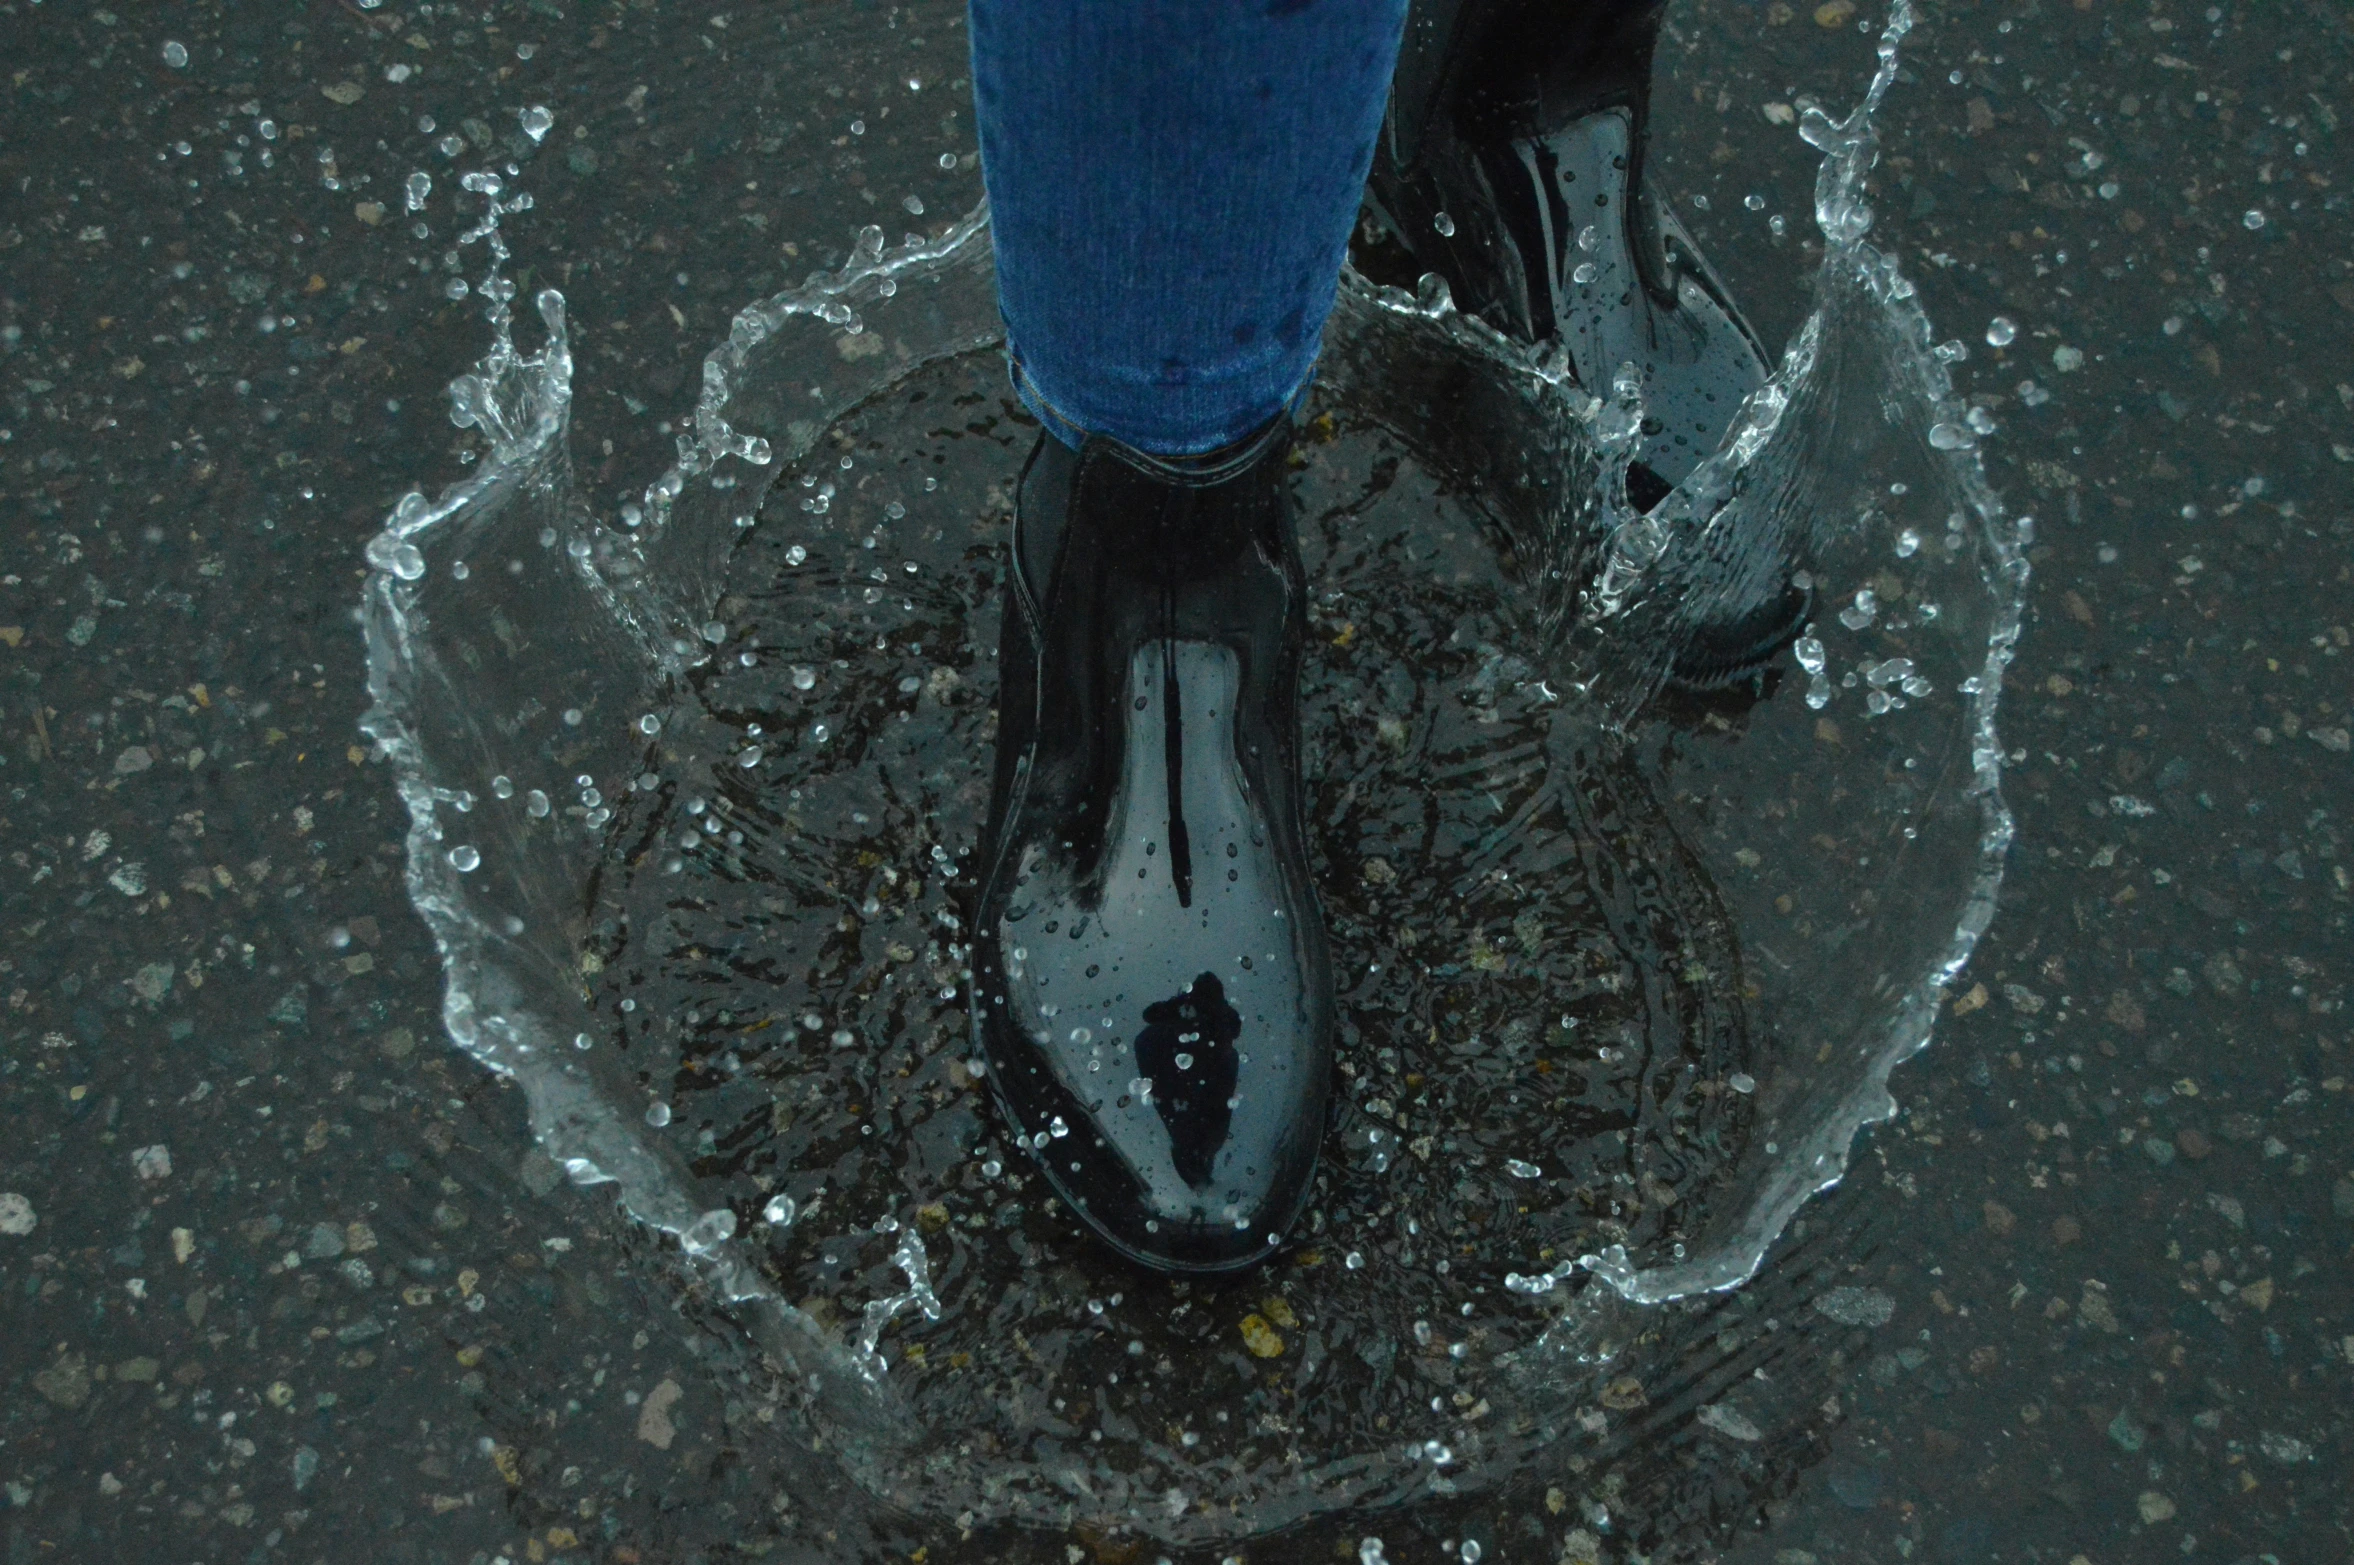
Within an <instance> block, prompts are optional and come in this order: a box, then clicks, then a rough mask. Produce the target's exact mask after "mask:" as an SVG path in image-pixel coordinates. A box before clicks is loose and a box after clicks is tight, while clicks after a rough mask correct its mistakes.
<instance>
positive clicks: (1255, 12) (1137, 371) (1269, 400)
mask: <svg viewBox="0 0 2354 1565" xmlns="http://www.w3.org/2000/svg"><path fill="white" fill-rule="evenodd" d="M970 5H971V25H972V45H973V98H974V103H975V108H976V112H977V118H978V120H979V125H980V138H981V172H982V178H983V181H984V183H985V184H986V185H987V187H988V191H989V206H990V225H991V228H992V230H993V235H994V239H995V244H996V252H997V291H998V301H999V307H1000V308H1001V309H1002V310H1003V312H1004V315H1005V325H1006V340H1007V348H1008V352H1009V355H1010V357H1011V359H1012V363H1013V374H1014V381H1015V385H1016V387H1017V389H1018V391H1019V392H1020V395H1021V398H1022V401H1023V402H1024V404H1025V405H1027V406H1028V407H1029V409H1030V410H1031V411H1032V412H1033V413H1035V414H1036V415H1037V416H1038V418H1039V420H1040V421H1041V422H1042V423H1044V424H1045V425H1046V427H1047V428H1048V429H1050V430H1052V431H1053V432H1054V433H1055V434H1057V435H1058V436H1060V437H1061V438H1062V439H1064V440H1065V441H1067V442H1069V443H1071V444H1073V445H1076V444H1078V443H1079V441H1080V440H1082V439H1083V438H1084V437H1085V436H1087V435H1090V434H1102V435H1108V436H1110V437H1111V438H1113V439H1115V440H1118V441H1120V442H1122V443H1123V444H1126V445H1129V446H1132V447H1134V448H1136V449H1137V450H1140V451H1147V452H1151V453H1153V454H1155V455H1158V456H1187V455H1195V454H1199V453H1202V452H1207V451H1211V450H1214V449H1216V448H1217V447H1220V446H1223V445H1228V444H1231V443H1232V442H1234V441H1236V440H1238V439H1240V438H1242V437H1243V436H1245V435H1247V434H1249V433H1251V432H1252V431H1253V430H1255V429H1257V428H1258V427H1259V426H1261V425H1263V424H1265V423H1266V422H1267V421H1268V420H1269V419H1270V418H1272V417H1274V416H1275V415H1276V414H1277V413H1279V412H1282V411H1284V410H1285V409H1286V408H1288V407H1290V406H1292V405H1293V404H1294V403H1295V402H1296V401H1297V400H1298V398H1299V397H1300V395H1301V394H1302V393H1303V392H1304V390H1305V389H1306V387H1307V383H1308V378H1309V376H1310V374H1311V372H1312V371H1313V370H1314V368H1315V362H1316V350H1317V346H1318V344H1319V341H1320V339H1321V337H1322V333H1323V329H1324V321H1325V318H1326V316H1328V315H1329V314H1330V313H1331V311H1332V300H1333V292H1334V289H1335V287H1336V286H1337V284H1338V282H1339V278H1340V268H1341V261H1342V259H1343V257H1344V255H1345V254H1346V251H1347V248H1348V240H1349V232H1350V229H1351V227H1352V226H1353V225H1354V223H1355V221H1356V215H1357V205H1358V201H1359V198H1360V196H1361V194H1362V192H1363V189H1364V184H1365V174H1366V170H1367V168H1368V167H1369V166H1370V164H1371V162H1372V158H1373V146H1374V138H1375V137H1376V136H1377V135H1378V134H1379V133H1380V129H1381V119H1382V110H1383V107H1384V104H1385V103H1386V101H1387V97H1388V93H1389V85H1390V72H1391V70H1392V68H1393V66H1394V65H1395V63H1396V59H1397V53H1398V41H1399V37H1400V34H1401V31H1402V29H1403V28H1404V25H1405V18H1406V0H970Z"/></svg>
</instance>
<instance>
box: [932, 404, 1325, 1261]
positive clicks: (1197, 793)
mask: <svg viewBox="0 0 2354 1565" xmlns="http://www.w3.org/2000/svg"><path fill="white" fill-rule="evenodd" d="M1289 450H1290V426H1289V422H1288V420H1278V421H1277V422H1276V423H1275V424H1273V425H1271V426H1269V427H1268V429H1266V430H1265V431H1264V432H1262V433H1261V434H1260V435H1259V436H1257V437H1255V438H1254V439H1253V440H1250V441H1247V442H1244V443H1243V444H1242V445H1241V446H1240V447H1237V448H1235V449H1233V450H1231V451H1229V452H1227V453H1223V454H1222V455H1221V456H1220V457H1218V458H1214V459H1203V460H1201V461H1197V462H1194V463H1190V464H1187V465H1186V470H1180V469H1179V468H1178V467H1176V466H1173V465H1171V464H1167V463H1162V462H1158V461H1155V460H1153V459H1151V458H1149V457H1143V456H1140V455H1138V454H1137V453H1135V452H1132V451H1129V450H1127V449H1126V448H1124V447H1121V446H1118V445H1116V444H1114V443H1112V442H1110V441H1106V440H1102V439H1094V440H1090V441H1089V442H1088V443H1087V444H1086V446H1085V447H1084V448H1083V449H1081V450H1078V451H1073V450H1072V449H1071V448H1069V447H1068V446H1065V445H1064V444H1062V443H1061V442H1060V441H1059V440H1056V439H1055V438H1053V437H1052V436H1042V437H1041V438H1040V440H1039V443H1038V448H1037V450H1036V451H1035V452H1033V453H1032V455H1031V458H1030V462H1029V465H1028V466H1027V468H1025V469H1024V471H1023V475H1022V482H1021V491H1020V496H1019V499H1018V502H1017V508H1016V516H1015V522H1014V541H1013V546H1012V551H1011V558H1010V560H1009V561H1008V566H1007V572H1006V577H1007V579H1006V594H1005V626H1004V631H1003V636H1002V643H1001V647H1002V650H1001V652H1000V673H999V696H998V710H999V717H998V740H997V744H998V754H997V771H996V783H995V788H994V792H993V798H992V802H991V806H990V811H989V815H990V824H989V828H988V834H987V837H986V839H985V841H984V844H983V864H984V866H985V867H984V869H983V875H984V877H985V878H984V880H983V883H982V891H981V895H980V898H979V901H978V904H977V907H976V920H975V929H974V938H973V990H972V994H973V1007H974V1012H975V1031H976V1032H977V1033H978V1035H979V1039H980V1043H981V1047H982V1050H983V1053H984V1056H985V1059H986V1062H987V1071H986V1073H987V1076H988V1078H989V1080H990V1082H991V1083H992V1085H993V1089H994V1092H995V1095H996V1097H997V1100H998V1103H999V1105H1000V1107H1001V1108H1002V1109H1003V1111H1004V1114H1005V1117H1006V1119H1007V1121H1008V1122H1009V1127H1010V1129H1011V1131H1012V1133H1013V1134H1014V1136H1015V1137H1016V1138H1017V1139H1018V1140H1019V1142H1020V1143H1021V1145H1022V1146H1023V1147H1024V1148H1025V1149H1026V1150H1027V1151H1029V1152H1030V1153H1031V1154H1032V1156H1033V1157H1034V1158H1035V1160H1036V1162H1037V1163H1038V1166H1039V1168H1040V1171H1041V1172H1042V1173H1043V1174H1044V1175H1045V1176H1046V1180H1047V1183H1048V1184H1049V1185H1051V1186H1052V1187H1053V1189H1054V1190H1055V1192H1056V1193H1057V1194H1058V1195H1060V1196H1061V1197H1062V1198H1063V1200H1064V1201H1066V1202H1067V1203H1068V1204H1069V1205H1070V1207H1071V1209H1072V1210H1073V1211H1074V1212H1075V1213H1076V1214H1077V1215H1078V1217H1079V1218H1080V1219H1081V1220H1082V1221H1083V1222H1084V1223H1085V1224H1086V1225H1087V1226H1088V1227H1089V1228H1091V1229H1092V1230H1094V1232H1095V1233H1096V1234H1097V1235H1098V1236H1100V1237H1101V1238H1102V1239H1103V1240H1104V1241H1106V1242H1107V1243H1108V1244H1110V1245H1111V1246H1112V1247H1113V1248H1114V1249H1116V1250H1118V1251H1120V1252H1121V1253H1122V1254H1124V1255H1126V1256H1128V1257H1129V1258H1130V1259H1132V1260H1135V1261H1137V1262H1139V1263H1141V1264H1143V1265H1146V1266H1149V1267H1153V1268H1155V1269H1158V1270H1162V1271H1171V1272H1220V1271H1231V1270H1234V1269H1237V1268H1240V1267H1244V1266H1249V1265H1252V1264H1254V1263H1256V1262H1258V1261H1261V1260H1263V1259H1265V1258H1266V1257H1267V1256H1268V1255H1269V1254H1271V1253H1272V1252H1273V1250H1274V1248H1275V1246H1276V1245H1277V1244H1278V1243H1279V1242H1280V1240H1281V1238H1282V1236H1283V1234H1284V1233H1285V1232H1286V1231H1287V1230H1288V1229H1289V1228H1290V1226H1291V1224H1292V1223H1293V1221H1294V1220H1295V1219H1296V1218H1297V1217H1298V1215H1299V1213H1300V1210H1301V1208H1302V1207H1303V1206H1304V1205H1305V1204H1306V1201H1307V1196H1308V1190H1309V1185H1310V1181H1311V1178H1312V1176H1313V1174H1314V1171H1315V1165H1316V1155H1317V1149H1318V1145H1319V1143H1320V1142H1321V1141H1322V1139H1323V1134H1324V1128H1325V1123H1324V1122H1325V1105H1326V1098H1327V1094H1328V1091H1329V1086H1330V1077H1331V1070H1332V975H1331V967H1330V961H1329V958H1328V956H1327V954H1326V949H1325V937H1324V925H1323V918H1322V914H1321V911H1320V909H1319V908H1318V905H1317V901H1316V895H1315V890H1314V887H1313V886H1312V884H1311V883H1310V879H1309V873H1308V865H1307V853H1306V848H1305V845H1304V842H1303V840H1302V833H1301V828H1300V818H1299V817H1300V784H1299V732H1298V728H1299V724H1298V716H1297V711H1296V689H1297V684H1298V678H1299V665H1300V655H1301V647H1302V644H1303V639H1304V635H1305V626H1306V609H1307V592H1306V584H1305V580H1304V578H1303V576H1302V573H1301V568H1300V561H1299V552H1298V548H1297V545H1296V542H1295V539H1294V535H1293V521H1292V501H1291V498H1290V490H1289V486H1288V484H1287V482H1286V475H1287V467H1288V464H1287V461H1286V457H1287V455H1288V453H1289Z"/></svg>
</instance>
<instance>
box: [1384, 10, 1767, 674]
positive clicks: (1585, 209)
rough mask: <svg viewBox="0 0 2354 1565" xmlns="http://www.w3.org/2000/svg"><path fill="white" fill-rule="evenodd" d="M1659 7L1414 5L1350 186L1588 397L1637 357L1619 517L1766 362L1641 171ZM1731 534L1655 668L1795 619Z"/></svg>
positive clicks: (1757, 648)
mask: <svg viewBox="0 0 2354 1565" xmlns="http://www.w3.org/2000/svg"><path fill="white" fill-rule="evenodd" d="M1664 10H1665V0H1583V3H1580V0H1417V3H1416V4H1415V6H1414V9H1413V12H1412V15H1411V17H1410V18H1409V20H1408V22H1407V30H1406V41H1405V45H1404V48H1403V49H1402V51H1401V52H1400V55H1399V60H1398V70H1397V77H1396V81H1395V85H1394V87H1393V89H1392V94H1391V100H1390V112H1389V116H1388V120H1387V122H1386V124H1385V125H1384V127H1383V132H1382V137H1381V141H1380V143H1379V145H1378V146H1377V148H1376V152H1375V156H1374V163H1373V172H1372V176H1371V178H1370V180H1369V182H1368V191H1367V193H1368V197H1369V203H1370V205H1371V206H1372V207H1373V209H1374V211H1375V213H1376V214H1377V215H1378V216H1379V217H1380V218H1381V219H1382V221H1383V222H1384V223H1385V224H1386V225H1387V226H1388V228H1389V229H1390V230H1391V232H1392V234H1393V236H1394V237H1395V238H1396V240H1397V241H1398V242H1399V243H1400V244H1401V245H1403V246H1404V248H1405V249H1406V250H1407V252H1408V253H1409V254H1410V255H1411V256H1412V258H1413V261H1414V263H1415V265H1416V266H1418V267H1419V268H1420V269H1421V270H1422V271H1424V272H1436V273H1437V274H1438V275H1439V276H1441V277H1443V278H1445V279H1446V282H1447V285H1448V288H1449V291H1450V293H1451V294H1452V296H1453V298H1454V301H1455V303H1456V305H1457V307H1459V308H1461V309H1463V310H1464V311H1466V312H1468V313H1471V314H1475V315H1478V316H1480V317H1482V318H1483V319H1485V320H1486V321H1487V322H1488V323H1489V324H1490V325H1492V326H1494V327H1496V329H1497V330H1499V331H1502V332H1504V333H1505V334H1506V335H1508V336H1513V337H1517V338H1519V339H1521V340H1522V341H1524V342H1529V343H1543V342H1547V341H1558V342H1560V343H1561V344H1562V345H1563V346H1564V347H1565V348H1566V349H1567V350H1568V355H1569V361H1570V367H1571V370H1572V373H1573V374H1574V375H1575V376H1576V378H1577V381H1578V384H1579V385H1580V386H1581V387H1583V388H1584V389H1585V390H1586V391H1588V392H1589V393H1592V394H1595V395H1601V396H1607V395H1609V394H1610V389H1611V384H1612V380H1613V378H1614V376H1615V375H1616V373H1617V371H1618V368H1619V366H1620V365H1622V364H1626V363H1632V364H1633V365H1634V366H1635V367H1636V369H1637V371H1638V373H1639V374H1640V375H1641V377H1642V392H1643V408H1644V415H1645V416H1644V422H1643V430H1642V435H1641V439H1640V443H1639V445H1638V447H1637V450H1636V452H1635V456H1634V460H1633V462H1632V463H1631V464H1630V466H1629V468H1628V471H1627V498H1628V500H1629V502H1630V503H1631V504H1632V505H1633V506H1634V508H1635V509H1636V510H1638V511H1648V510H1650V509H1652V507H1654V506H1655V505H1657V504H1658V503H1659V501H1660V500H1662V499H1664V498H1665V497H1666V496H1667V494H1668V493H1669V492H1670V491H1671V490H1672V489H1673V488H1674V487H1675V486H1676V485H1677V484H1679V483H1681V482H1682V481H1683V480H1684V479H1685V478H1686V477H1688V476H1689V475H1690V474H1691V472H1692V470H1693V468H1694V467H1696V466H1698V465H1699V463H1700V462H1701V461H1702V460H1703V459H1705V458H1706V457H1708V456H1709V455H1710V454H1712V453H1713V452H1714V451H1715V450H1716V449H1717V446H1718V443H1719V441H1720V440H1721V438H1722V437H1723V435H1724V433H1725V431H1726V429H1727V428H1728V427H1729V426H1730V424H1731V422H1732V420H1733V417H1734V415H1735V414H1736V413H1737V412H1738V411H1739V410H1740V407H1741V404H1742V402H1743V400H1744V399H1745V398H1747V397H1748V395H1749V394H1750V392H1752V391H1754V390H1756V389H1757V387H1758V386H1760V385H1762V384H1763V383H1764V381H1765V379H1766V376H1767V364H1766V355H1765V352H1764V349H1763V347H1762V345H1761V344H1760V343H1759V341H1758V339H1757V334H1756V333H1755V332H1754V331H1753V330H1751V328H1750V326H1749V324H1748V322H1747V321H1746V320H1744V319H1743V318H1742V315H1741V312H1740V310H1739V309H1738V308H1737V307H1736V306H1735V305H1734V303H1733V301H1732V299H1731V297H1730V295H1729V294H1728V293H1727V292H1726V290H1725V288H1724V286H1723V284H1722V283H1721V282H1719V281H1718V279H1717V277H1716V275H1715V273H1713V272H1712V271H1711V270H1710V269H1709V268H1708V266H1707V264H1706V262H1704V261H1703V260H1702V259H1701V256H1700V253H1699V250H1698V247H1697V246H1695V245H1694V244H1693V242H1692V239H1691V236H1690V235H1688V234H1686V233H1685V232H1684V230H1683V227H1682V225H1681V224H1679V223H1677V222H1676V220H1675V218H1674V216H1673V214H1672V213H1671V212H1670V211H1669V209H1668V204H1667V202H1666V201H1665V200H1663V199H1661V197H1660V196H1659V194H1658V193H1657V191H1656V190H1655V189H1654V188H1653V185H1652V182H1651V181H1650V180H1648V179H1647V178H1646V177H1645V175H1646V152H1647V148H1646V139H1647V131H1648V124H1649V114H1650V98H1651V66H1652V54H1653V50H1654V46H1655V44H1656V41H1657V39H1658V34H1659V24H1660V18H1661V15H1662V13H1663V11H1664ZM1743 544H1744V547H1743V551H1742V553H1743V556H1744V557H1741V558H1734V559H1728V560H1723V561H1716V562H1712V570H1711V572H1710V574H1711V576H1712V578H1713V579H1712V581H1711V583H1710V586H1709V589H1708V592H1707V596H1708V597H1709V598H1710V600H1711V606H1710V607H1709V608H1708V609H1707V611H1706V612H1705V617H1703V618H1701V619H1698V620H1696V621H1693V622H1690V623H1688V624H1687V626H1686V628H1685V632H1684V636H1683V645H1682V646H1681V647H1680V648H1679V650H1678V654H1677V657H1676V660H1675V666H1674V671H1673V677H1674V679H1675V681H1676V682H1677V683H1678V684H1681V685H1683V686H1685V687H1686V688H1690V689H1699V690H1708V689H1714V688H1719V687H1722V686H1727V685H1732V684H1737V683H1739V682H1741V681H1743V680H1746V679H1749V678H1752V677H1753V676H1755V675H1756V674H1757V673H1758V672H1759V671H1760V670H1762V669H1763V668H1764V666H1765V665H1766V664H1767V663H1768V662H1769V661H1770V660H1771V659H1772V658H1773V657H1774V656H1775V655H1776V654H1777V653H1778V652H1779V651H1780V650H1781V649H1782V648H1783V647H1784V646H1786V645H1788V644H1789V642H1790V640H1791V639H1792V637H1794V636H1795V635H1796V634H1797V631H1798V628H1799V627H1800V625H1802V624H1803V623H1804V619H1805V615H1806V612H1807V609H1808V608H1809V606H1810V599H1809V596H1808V594H1806V593H1805V592H1804V591H1802V590H1801V589H1799V588H1797V587H1795V586H1793V585H1792V583H1791V574H1792V571H1793V569H1794V563H1793V562H1792V561H1790V560H1788V559H1785V558H1783V557H1782V555H1783V554H1784V553H1785V552H1786V549H1787V546H1786V544H1785V543H1784V541H1783V540H1782V539H1780V538H1775V539H1771V540H1766V539H1750V540H1744V541H1743ZM1753 556H1754V557H1753ZM1766 556H1770V557H1766Z"/></svg>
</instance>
